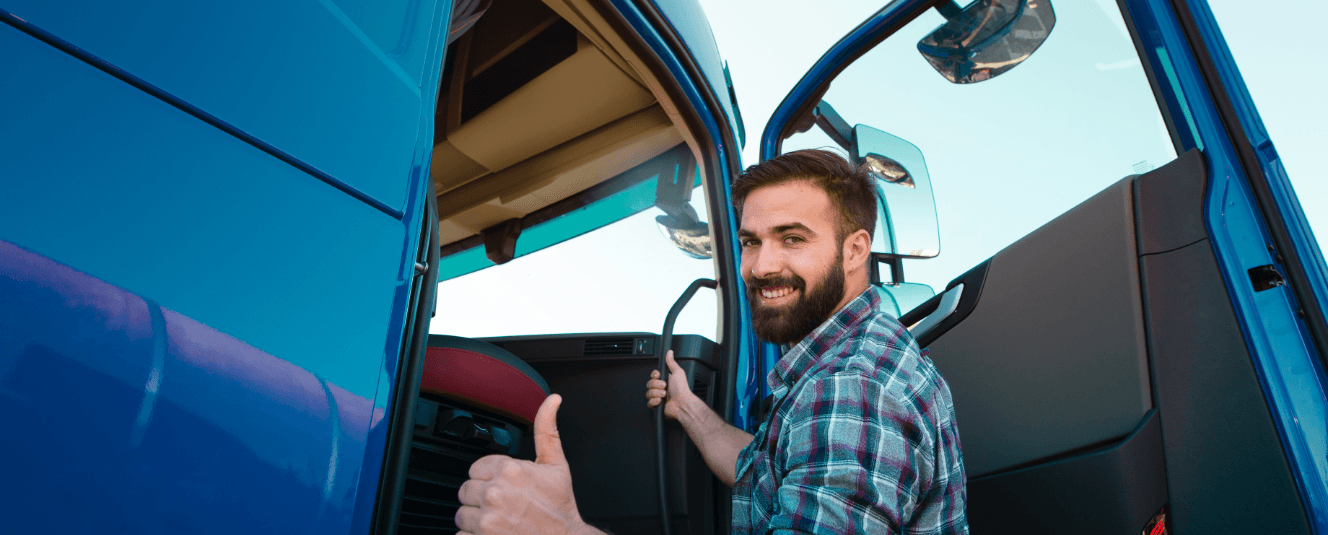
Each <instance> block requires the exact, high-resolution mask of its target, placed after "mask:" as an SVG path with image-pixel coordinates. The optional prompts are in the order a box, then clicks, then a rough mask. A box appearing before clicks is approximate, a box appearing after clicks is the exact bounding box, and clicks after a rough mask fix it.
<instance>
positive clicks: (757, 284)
mask: <svg viewBox="0 0 1328 535" xmlns="http://www.w3.org/2000/svg"><path fill="white" fill-rule="evenodd" d="M778 286H788V287H790V288H793V289H795V290H801V289H804V288H806V286H807V282H806V281H804V280H802V277H799V276H797V275H794V276H792V277H782V276H778V275H776V276H774V277H767V278H764V279H756V278H752V279H748V280H747V288H748V289H749V290H750V291H760V290H761V289H762V288H771V287H778Z"/></svg>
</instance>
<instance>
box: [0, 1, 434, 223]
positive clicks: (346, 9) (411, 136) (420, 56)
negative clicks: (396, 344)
mask: <svg viewBox="0 0 1328 535" xmlns="http://www.w3.org/2000/svg"><path fill="white" fill-rule="evenodd" d="M444 2H445V3H446V4H447V5H450V2H446V1H445V0H444ZM437 3H438V2H437V0H415V1H410V2H407V1H405V0H397V1H393V2H375V3H373V5H370V4H369V3H363V2H355V1H347V0H341V1H330V0H324V1H322V2H318V1H312V0H302V1H296V2H261V1H245V2H227V3H212V2H175V1H170V0H164V1H163V0H152V1H140V2H88V1H77V2H45V1H40V0H38V1H31V0H13V1H10V2H5V5H4V8H3V10H4V11H8V12H10V13H13V14H14V15H15V16H17V17H20V18H21V19H22V20H24V21H27V22H28V23H31V24H32V25H35V26H36V27H38V28H40V29H41V30H44V31H46V32H50V33H52V34H54V35H55V37H57V38H59V39H62V40H64V41H67V42H69V43H71V44H72V45H73V46H76V47H79V48H81V49H83V50H84V51H85V52H86V53H88V54H91V55H92V56H95V57H97V58H99V59H101V60H104V61H106V62H108V63H110V64H111V65H113V66H115V67H116V68H117V69H122V70H123V71H124V72H126V73H127V74H128V75H129V76H134V77H137V78H140V79H142V80H144V81H146V82H147V83H148V84H151V85H153V86H156V87H157V88H160V89H161V90H164V91H165V92H167V93H170V94H171V95H174V96H175V97H178V98H180V99H183V100H184V101H186V102H188V103H189V105H192V106H196V107H198V108H199V109H201V110H202V111H203V112H205V113H208V114H211V115H213V116H216V117H217V118H219V119H220V120H222V121H225V122H227V123H229V124H231V125H233V126H235V127H236V128H238V129H239V130H240V131H243V132H246V133H249V134H252V135H253V136H255V137H257V138H258V139H260V140H262V141H264V142H266V143H269V144H271V145H274V146H276V147H278V148H279V149H280V150H282V151H284V152H285V153H288V154H290V155H291V156H293V157H294V158H296V159H298V160H301V161H303V162H305V163H307V164H309V165H311V166H313V167H314V168H317V169H318V170H320V171H323V172H325V173H327V174H329V175H331V176H332V177H334V178H335V179H337V180H340V181H342V182H344V183H346V184H348V185H349V186H350V187H351V188H354V189H355V190H358V191H360V192H362V193H363V194H364V195H367V196H368V197H371V198H373V199H375V200H377V201H380V202H381V203H383V204H385V205H386V206H387V207H389V208H390V209H391V210H394V211H396V213H397V216H398V217H399V213H400V211H402V210H403V209H404V207H405V204H406V197H407V189H406V188H407V182H406V181H405V180H403V179H402V177H406V176H409V175H410V170H411V166H412V165H415V162H413V161H412V160H413V158H414V156H415V150H416V138H417V135H418V133H419V125H420V116H421V110H425V109H429V108H426V106H427V105H429V104H431V103H430V102H427V100H426V97H427V95H430V94H432V93H431V92H430V91H429V90H428V89H425V90H424V91H422V88H421V82H422V81H424V80H428V79H430V78H429V77H428V76H426V75H425V74H426V73H425V63H426V61H425V56H426V51H427V50H428V48H429V46H430V36H429V35H428V32H429V30H430V28H431V27H433V26H434V25H435V19H437V18H439V16H440V14H441V13H445V11H443V10H440V9H437V8H438V6H437ZM357 4H360V5H357ZM443 7H444V8H445V7H446V6H443Z"/></svg>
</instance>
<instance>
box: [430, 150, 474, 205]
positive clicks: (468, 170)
mask: <svg viewBox="0 0 1328 535" xmlns="http://www.w3.org/2000/svg"><path fill="white" fill-rule="evenodd" d="M488 173H489V169H487V168H485V167H484V166H483V165H480V164H479V162H477V161H475V160H472V159H470V158H468V157H467V156H466V155H465V154H462V153H461V151H459V150H457V148H456V146H454V145H452V144H451V143H449V142H448V141H447V140H442V141H439V142H438V144H436V145H434V146H433V160H431V161H430V162H429V176H431V177H432V178H433V186H434V192H435V193H436V194H438V195H442V194H444V193H447V192H448V191H451V190H452V189H454V188H456V187H458V186H462V185H465V184H466V183H468V182H470V181H471V180H475V179H477V178H479V177H482V176H484V175H486V174H488Z"/></svg>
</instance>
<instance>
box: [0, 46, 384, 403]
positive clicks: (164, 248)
mask: <svg viewBox="0 0 1328 535" xmlns="http://www.w3.org/2000/svg"><path fill="white" fill-rule="evenodd" d="M0 49H4V50H6V51H8V54H7V59H6V61H5V73H6V75H5V76H4V77H2V78H0V95H4V97H5V100H6V103H7V113H6V120H5V121H4V122H0V132H3V138H4V139H5V140H6V142H5V146H4V159H5V175H6V177H5V178H6V180H5V190H6V191H5V195H3V196H0V239H4V240H7V241H11V242H13V243H15V244H17V245H19V246H21V247H24V248H27V249H29V250H32V251H34V252H37V253H39V254H42V255H44V256H47V257H50V258H52V259H55V260H56V261H58V262H61V263H64V264H67V265H71V266H75V267H76V268H77V269H79V270H81V271H84V272H87V273H90V274H92V275H93V276H95V277H98V278H100V279H102V280H105V281H107V282H110V283H112V284H115V285H117V286H120V287H123V288H125V289H127V290H129V291H131V292H133V293H136V294H138V295H142V296H145V297H147V298H149V299H153V300H155V301H157V302H160V303H162V305H163V306H166V307H168V308H171V309H174V310H176V311H179V312H180V313H182V314H185V315H187V316H190V317H192V318H195V319H197V320H199V321H203V322H204V323H207V324H208V325H210V326H212V327H214V328H217V329H220V330H222V331H224V332H226V333H227V334H229V335H231V336H234V337H236V338H239V339H241V340H244V341H245V342H247V343H249V344H251V345H254V346H256V347H258V348H259V349H261V350H263V351H266V352H268V353H271V354H273V355H277V356H279V357H281V358H283V359H286V360H290V361H292V362H294V363H295V364H296V365H297V366H301V367H305V366H308V367H310V369H316V370H318V373H319V374H320V375H322V376H323V377H324V378H325V379H327V380H328V381H330V382H333V383H336V384H339V385H341V386H343V387H345V388H347V389H348V390H350V391H352V392H354V393H356V394H357V395H365V396H371V395H372V394H373V392H374V390H375V388H376V387H377V384H378V378H377V375H378V372H377V369H378V367H379V366H380V365H381V362H382V359H383V352H384V340H385V339H386V338H387V337H388V336H387V335H388V334H389V333H388V332H387V327H388V321H389V318H391V317H392V314H393V308H394V306H396V305H394V303H393V294H394V292H395V290H396V287H397V285H398V284H399V281H398V273H399V271H400V262H401V254H402V249H403V243H404V242H405V241H406V240H407V239H409V238H410V237H408V236H406V235H405V228H404V227H403V224H402V222H401V221H398V220H395V219H393V218H391V217H388V216H386V215H384V214H383V213H382V212H379V211H377V210H375V209H373V208H372V207H370V206H368V205H366V204H363V203H361V202H359V201H356V200H355V199H353V198H351V197H348V196H346V195H344V194H342V193H341V192H340V191H338V190H336V189H334V188H332V187H330V186H328V185H326V184H324V183H323V182H320V181H318V180H316V179H314V178H312V177H310V176H309V175H307V174H305V173H302V172H300V171H299V170H297V169H294V168H292V167H290V166H288V165H286V164H285V163H283V162H281V161H280V160H277V159H275V158H272V157H270V156H269V155H267V154H265V153H263V152H260V151H258V150H257V149H255V148H253V147H252V146H250V145H248V144H245V143H243V142H241V141H239V140H237V139H235V138H234V137H231V136H229V135H227V134H225V133H224V132H221V131H219V130H216V129H214V128H212V127H210V126H208V125H206V124H204V123H202V122H201V121H198V120H197V119H195V118H193V117H191V116H189V115H186V114H184V113H182V112H180V111H179V110H177V109H175V108H173V107H170V106H167V105H166V104H164V103H162V102H161V101H159V100H157V99H155V98H152V97H150V96H148V95H146V94H144V93H141V92H139V91H137V90H135V89H133V88H132V87H129V86H127V85H125V84H123V83H121V82H120V81H118V80H116V79H114V78H111V77H110V76H107V75H106V74H104V73H102V72H100V71H97V70H95V69H92V68H91V67H88V66H87V65H86V64H84V63H81V62H79V61H77V60H75V59H74V58H72V57H70V56H68V55H65V54H63V53H61V52H60V51H58V50H56V49H53V48H50V47H48V46H46V45H45V44H42V43H40V42H38V41H36V40H35V39H33V38H31V37H29V36H27V35H24V34H21V33H19V32H17V31H16V30H14V29H12V28H10V27H8V26H0ZM53 184H58V186H56V187H53ZM348 282H353V284H355V285H356V288H357V291H353V292H351V291H332V290H333V289H336V288H340V287H341V286H340V285H343V284H346V283H348ZM293 333H294V334H293Z"/></svg>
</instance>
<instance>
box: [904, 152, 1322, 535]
mask: <svg viewBox="0 0 1328 535" xmlns="http://www.w3.org/2000/svg"><path fill="white" fill-rule="evenodd" d="M1205 180H1206V170H1205V165H1204V158H1203V155H1202V154H1201V153H1200V152H1199V151H1197V150H1192V151H1190V152H1188V153H1186V154H1184V155H1182V156H1181V157H1180V158H1178V159H1177V160H1176V161H1174V162H1172V163H1170V164H1168V165H1166V166H1164V167H1161V168H1159V169H1156V170H1154V171H1151V172H1149V173H1147V174H1145V175H1142V176H1137V177H1128V178H1126V179H1124V180H1122V181H1121V182H1118V183H1117V184H1115V185H1112V186H1111V187H1109V188H1107V189H1106V190H1104V191H1103V192H1101V193H1099V194H1098V195H1096V196H1094V197H1092V198H1090V199H1088V200H1087V201H1084V202H1083V203H1082V204H1080V205H1079V206H1077V207H1075V208H1074V209H1072V210H1070V211H1068V212H1066V213H1065V214H1063V215H1062V216H1060V217H1058V218H1057V219H1055V220H1053V221H1051V222H1049V223H1047V224H1046V225H1044V226H1043V227H1042V228H1040V229H1038V230H1036V231H1034V232H1033V233H1031V234H1029V235H1028V236H1026V237H1024V238H1023V239H1021V240H1019V241H1018V242H1015V243H1014V244H1012V245H1010V246H1009V247H1007V248H1006V249H1005V250H1003V251H1001V252H1000V253H998V254H997V255H996V256H994V257H993V258H992V259H991V260H989V261H988V263H987V267H986V268H985V270H983V271H984V273H983V275H984V276H982V277H981V284H980V285H979V286H978V287H980V289H981V290H980V295H974V296H970V294H969V293H967V292H966V293H965V295H964V298H965V299H968V298H970V297H971V298H973V299H974V301H971V302H969V303H968V306H967V307H965V305H964V304H963V303H961V306H960V310H961V311H962V312H963V315H962V317H961V318H960V319H959V320H958V321H952V322H950V325H949V326H948V329H945V330H944V332H940V333H939V336H938V337H937V336H936V335H935V333H933V335H932V336H931V337H930V338H934V341H931V340H929V339H927V338H929V337H928V336H926V335H924V337H923V338H924V341H926V342H929V343H927V344H925V345H927V346H928V347H929V349H930V356H931V359H932V360H933V361H934V362H935V363H936V366H937V367H938V368H939V369H940V370H941V373H942V375H943V376H944V377H945V378H946V380H947V382H948V383H949V385H950V390H951V393H952V395H953V397H954V403H955V412H956V417H957V418H958V421H959V428H960V434H961V440H962V441H963V452H964V461H965V468H966V469H967V471H968V478H969V487H968V517H969V523H970V527H971V529H972V532H973V533H1007V532H1008V533H1067V534H1069V533H1074V534H1084V533H1132V532H1136V533H1137V532H1140V531H1141V530H1142V529H1143V528H1144V526H1145V525H1146V524H1147V523H1148V522H1149V520H1151V519H1152V518H1153V517H1154V516H1155V515H1156V514H1157V513H1158V512H1161V511H1163V510H1164V507H1165V511H1166V513H1167V524H1168V528H1169V531H1168V532H1169V533H1174V534H1180V535H1186V534H1192V533H1308V532H1309V525H1308V522H1307V518H1306V516H1305V512H1304V508H1303V506H1302V505H1301V503H1300V499H1299V493H1298V492H1297V489H1296V484H1295V481H1294V480H1293V479H1292V475H1291V473H1290V470H1289V468H1288V466H1287V465H1286V462H1285V454H1284V453H1283V451H1282V447H1281V443H1280V441H1279V439H1278V436H1277V433H1276V429H1275V428H1274V426H1273V423H1272V420H1271V417H1270V415H1269V413H1268V408H1267V404H1266V402H1265V401H1264V399H1263V395H1262V389H1261V387H1260V385H1259V382H1258V378H1257V377H1256V375H1255V373H1254V369H1253V366H1252V364H1251V361H1250V355H1249V353H1248V352H1247V350H1246V347H1245V343H1244V340H1243V337H1242V335H1241V330H1240V327H1239V324H1238V323H1237V322H1236V317H1235V314H1234V312H1233V311H1232V307H1231V300H1230V297H1229V295H1228V293H1227V289H1226V287H1225V285H1224V282H1223V280H1222V278H1221V275H1220V271H1219V270H1218V266H1217V263H1216V259H1215V257H1214V254H1213V250H1212V245H1211V244H1210V243H1209V242H1208V239H1207V232H1206V230H1205V226H1204V223H1203V219H1202V214H1203V210H1202V207H1203V194H1204V186H1205ZM972 276H974V274H973V272H970V274H969V275H966V277H970V278H971V277H972ZM969 286H972V285H971V284H969V285H968V286H966V289H967V288H968V287H969ZM924 306H925V305H924ZM920 308H921V307H920ZM966 308H967V310H965V309H966ZM956 316H960V314H956ZM937 330H938V331H940V330H941V329H937Z"/></svg>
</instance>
